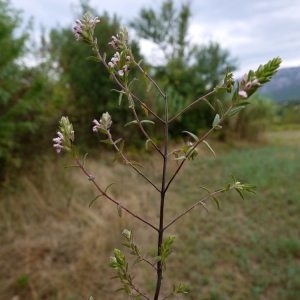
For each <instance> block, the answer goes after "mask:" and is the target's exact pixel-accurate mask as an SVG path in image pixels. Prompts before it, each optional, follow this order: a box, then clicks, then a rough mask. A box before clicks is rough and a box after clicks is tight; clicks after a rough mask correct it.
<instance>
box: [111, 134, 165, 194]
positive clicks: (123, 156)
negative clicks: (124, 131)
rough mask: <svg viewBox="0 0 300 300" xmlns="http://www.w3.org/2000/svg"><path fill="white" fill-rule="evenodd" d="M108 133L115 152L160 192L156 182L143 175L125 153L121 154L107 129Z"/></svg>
mask: <svg viewBox="0 0 300 300" xmlns="http://www.w3.org/2000/svg"><path fill="white" fill-rule="evenodd" d="M107 133H108V138H109V140H110V141H111V142H112V143H113V145H114V148H115V149H116V150H117V152H118V153H119V154H120V155H121V156H122V158H123V159H124V161H125V162H126V164H127V165H130V166H131V167H132V168H133V169H134V170H135V171H136V172H137V173H138V174H139V175H141V176H142V177H143V178H145V179H146V180H147V181H148V182H149V183H150V184H151V185H152V186H153V187H154V188H155V189H156V190H157V191H158V192H160V189H159V188H158V187H157V186H156V184H155V183H154V182H152V181H151V180H150V179H149V178H148V177H147V176H146V175H144V174H143V173H142V172H141V171H140V170H139V169H138V168H136V167H135V166H134V165H133V164H132V163H131V162H130V160H128V159H127V158H126V157H125V155H124V154H123V152H122V151H120V149H119V148H118V146H117V145H116V143H115V142H114V141H113V140H112V137H111V134H110V133H109V131H107Z"/></svg>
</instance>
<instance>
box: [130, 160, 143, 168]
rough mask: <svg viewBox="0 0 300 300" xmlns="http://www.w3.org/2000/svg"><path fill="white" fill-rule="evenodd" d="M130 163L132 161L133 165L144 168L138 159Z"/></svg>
mask: <svg viewBox="0 0 300 300" xmlns="http://www.w3.org/2000/svg"><path fill="white" fill-rule="evenodd" d="M130 163H131V164H132V165H134V166H138V167H141V168H143V166H142V165H141V164H139V163H138V162H137V161H131V162H130Z"/></svg>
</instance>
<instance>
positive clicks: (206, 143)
mask: <svg viewBox="0 0 300 300" xmlns="http://www.w3.org/2000/svg"><path fill="white" fill-rule="evenodd" d="M203 143H204V144H205V145H206V146H207V148H208V149H209V150H210V151H211V152H212V153H213V155H214V157H216V153H215V151H214V150H213V148H212V147H211V146H210V145H209V143H208V142H207V141H205V140H203Z"/></svg>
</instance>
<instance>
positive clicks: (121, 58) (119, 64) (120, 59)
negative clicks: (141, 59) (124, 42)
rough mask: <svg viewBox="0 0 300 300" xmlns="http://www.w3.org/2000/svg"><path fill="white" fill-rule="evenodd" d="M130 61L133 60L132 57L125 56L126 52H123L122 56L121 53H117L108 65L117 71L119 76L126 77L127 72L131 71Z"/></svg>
mask: <svg viewBox="0 0 300 300" xmlns="http://www.w3.org/2000/svg"><path fill="white" fill-rule="evenodd" d="M130 60H131V58H130V56H129V55H125V53H124V52H121V55H120V53H119V52H116V53H115V54H114V56H113V57H112V59H111V61H110V62H109V63H108V65H109V67H110V68H111V69H117V70H118V74H119V75H120V76H124V75H125V74H126V72H128V71H129V70H130V68H129V66H128V65H129V63H130Z"/></svg>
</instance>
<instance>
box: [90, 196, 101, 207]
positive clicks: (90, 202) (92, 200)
mask: <svg viewBox="0 0 300 300" xmlns="http://www.w3.org/2000/svg"><path fill="white" fill-rule="evenodd" d="M101 196H102V194H100V195H98V196H96V197H95V198H94V199H93V200H92V201H91V202H90V204H89V207H91V205H92V204H93V203H94V202H95V201H96V200H97V199H98V198H99V197H101Z"/></svg>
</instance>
